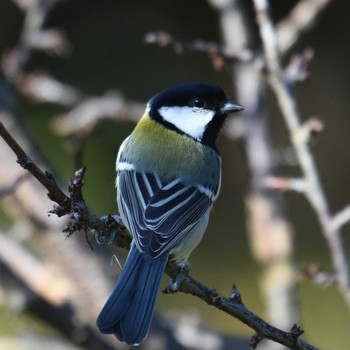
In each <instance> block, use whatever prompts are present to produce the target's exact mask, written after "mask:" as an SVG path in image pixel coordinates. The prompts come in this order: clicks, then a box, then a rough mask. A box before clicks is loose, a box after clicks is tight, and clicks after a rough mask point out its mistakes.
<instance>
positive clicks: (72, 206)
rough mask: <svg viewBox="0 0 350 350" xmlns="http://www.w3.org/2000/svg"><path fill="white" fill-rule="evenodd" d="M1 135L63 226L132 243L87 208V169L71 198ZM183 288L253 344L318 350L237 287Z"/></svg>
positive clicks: (192, 284) (115, 224)
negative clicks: (265, 315)
mask: <svg viewBox="0 0 350 350" xmlns="http://www.w3.org/2000/svg"><path fill="white" fill-rule="evenodd" d="M0 137H2V138H3V139H4V141H5V142H6V143H7V144H8V145H9V147H10V148H11V149H12V151H13V152H14V153H15V154H16V155H17V157H18V162H19V164H20V165H21V166H23V167H24V168H25V169H26V170H28V171H29V172H30V173H31V174H32V175H33V176H34V177H36V178H37V180H38V181H39V182H40V183H41V184H42V185H43V186H44V187H45V188H46V189H47V190H48V191H49V198H50V199H51V200H53V201H55V202H57V203H58V204H59V207H58V208H57V207H55V208H54V209H53V210H52V211H51V212H52V213H55V214H58V215H61V216H62V215H70V217H71V218H72V219H73V220H74V222H73V223H71V224H68V227H66V228H65V229H64V230H65V232H68V234H73V233H74V232H75V231H77V230H84V231H85V232H86V233H91V232H93V233H97V236H98V237H99V238H100V237H101V236H102V237H104V238H105V239H108V237H110V236H113V235H115V232H117V234H116V235H115V236H116V239H115V244H116V245H118V246H121V247H124V248H128V247H129V246H130V241H131V238H130V236H129V235H128V234H127V233H126V232H125V230H123V227H122V223H121V221H120V219H119V218H118V217H117V216H116V215H114V216H111V215H109V216H108V217H103V218H100V219H98V218H97V217H96V216H95V215H94V214H92V213H91V212H90V210H89V209H88V207H87V205H86V203H85V201H84V199H83V196H82V193H81V189H82V186H83V183H84V169H80V170H78V171H77V172H76V173H75V178H74V179H73V180H70V184H69V193H70V197H67V196H66V195H65V194H64V193H63V192H62V191H61V190H60V188H59V187H58V185H57V184H56V182H55V180H54V178H53V176H52V175H48V174H47V173H44V172H43V171H42V170H41V169H40V168H39V167H38V166H37V165H36V164H35V163H34V162H33V161H32V160H31V159H30V158H29V157H28V156H27V154H26V153H25V152H24V150H23V149H22V148H21V147H20V146H19V144H18V143H17V142H16V141H15V140H14V138H13V137H12V136H11V135H10V134H9V132H8V131H7V130H6V128H5V127H4V125H3V124H2V123H0ZM166 273H167V274H168V275H169V276H170V277H171V278H175V277H176V276H177V274H178V270H177V266H175V265H174V264H168V266H167V268H166ZM180 291H181V292H183V293H187V294H192V295H194V296H196V297H198V298H200V299H202V300H203V301H204V302H206V303H207V304H209V305H212V306H214V307H216V308H217V309H219V310H222V311H223V312H225V313H227V314H229V315H231V316H233V317H235V318H237V319H239V320H240V321H242V322H243V323H245V324H246V325H248V326H249V327H251V328H252V329H254V330H255V331H256V332H257V334H258V336H256V335H255V336H254V343H257V339H263V338H267V339H271V340H273V341H276V342H278V343H280V344H283V345H285V346H287V347H289V348H290V349H293V350H317V348H316V347H314V346H312V345H310V344H308V343H306V342H305V341H303V340H301V339H300V336H301V334H302V333H303V331H301V330H300V328H299V327H297V326H293V327H292V329H291V330H290V332H284V331H282V330H280V329H278V328H275V327H273V326H271V325H270V324H268V323H267V322H265V321H264V320H262V319H261V318H260V317H258V316H257V315H255V314H254V313H253V312H251V311H250V310H249V309H248V308H246V307H245V305H244V304H243V302H242V299H241V296H240V294H239V292H238V290H237V289H236V288H235V287H234V288H233V292H232V295H231V296H230V297H229V298H226V297H224V296H221V295H219V294H218V293H217V292H216V291H215V290H213V289H210V288H209V287H207V286H205V285H204V284H202V283H200V282H198V281H196V280H195V279H194V278H192V277H191V276H186V277H185V279H184V281H183V282H182V284H181V286H180Z"/></svg>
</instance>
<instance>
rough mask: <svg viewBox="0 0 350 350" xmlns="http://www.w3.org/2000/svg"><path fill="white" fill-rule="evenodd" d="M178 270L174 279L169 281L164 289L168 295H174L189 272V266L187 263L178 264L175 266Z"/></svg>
mask: <svg viewBox="0 0 350 350" xmlns="http://www.w3.org/2000/svg"><path fill="white" fill-rule="evenodd" d="M176 268H177V269H178V274H177V276H176V278H175V279H171V280H170V282H169V285H168V287H167V288H166V290H167V292H168V293H171V294H172V293H176V292H177V291H178V290H179V289H180V287H181V283H182V282H183V280H184V279H185V278H186V276H187V275H188V274H189V273H190V271H191V265H190V264H189V263H188V262H184V263H179V264H177V265H176Z"/></svg>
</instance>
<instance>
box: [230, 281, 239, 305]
mask: <svg viewBox="0 0 350 350" xmlns="http://www.w3.org/2000/svg"><path fill="white" fill-rule="evenodd" d="M229 299H230V300H231V301H234V302H236V303H240V304H242V297H241V293H240V292H239V291H238V289H237V287H236V285H235V284H233V286H232V293H231V295H230V296H229Z"/></svg>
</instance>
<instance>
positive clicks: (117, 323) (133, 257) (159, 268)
mask: <svg viewBox="0 0 350 350" xmlns="http://www.w3.org/2000/svg"><path fill="white" fill-rule="evenodd" d="M167 258H168V256H167V254H164V255H162V256H160V257H158V258H157V259H151V258H150V257H149V256H147V255H146V254H142V253H140V252H139V251H138V250H137V248H136V246H135V245H132V247H131V249H130V252H129V255H128V258H127V261H126V263H125V266H124V268H123V270H122V272H121V275H120V276H119V279H118V281H117V283H116V285H115V287H114V289H113V291H112V293H111V295H110V297H109V299H108V300H107V302H106V304H105V305H104V307H103V309H102V310H101V312H100V315H99V316H98V318H97V326H98V328H99V329H100V331H101V332H102V333H114V334H115V336H116V337H117V338H118V339H119V340H121V341H125V342H127V343H130V344H138V343H140V342H141V341H142V340H143V339H144V338H145V337H146V335H147V333H148V330H149V326H150V324H151V321H152V316H153V313H154V308H155V302H156V299H157V295H158V291H159V285H160V282H161V279H162V275H163V272H164V269H165V264H166V262H167Z"/></svg>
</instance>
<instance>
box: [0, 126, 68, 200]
mask: <svg viewBox="0 0 350 350" xmlns="http://www.w3.org/2000/svg"><path fill="white" fill-rule="evenodd" d="M0 136H1V137H2V138H3V139H4V141H5V142H6V143H7V144H8V146H9V147H10V148H11V149H12V151H13V153H15V154H16V156H17V163H18V164H19V165H20V166H21V167H22V168H24V169H26V170H28V171H29V172H30V173H31V174H32V175H33V176H34V177H35V178H36V179H37V180H38V181H39V182H40V183H41V184H42V185H43V186H44V187H45V188H46V189H47V190H48V192H49V193H48V195H49V198H50V199H51V200H52V201H54V202H56V203H58V204H59V205H60V206H62V207H69V204H70V203H69V202H70V201H69V198H68V197H67V196H66V195H65V194H64V193H63V192H62V191H61V189H60V188H59V187H58V186H57V184H56V181H55V179H54V178H53V176H52V174H50V173H48V172H45V173H44V172H43V171H42V170H41V169H40V168H39V167H38V166H37V165H36V164H35V163H34V162H33V161H32V160H31V159H30V158H29V157H28V155H27V154H26V153H25V152H24V150H23V148H22V147H21V146H20V145H19V144H18V143H17V142H16V140H15V139H14V138H13V137H12V136H11V134H10V133H9V132H8V131H7V129H6V128H5V126H4V124H3V123H1V122H0Z"/></svg>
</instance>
